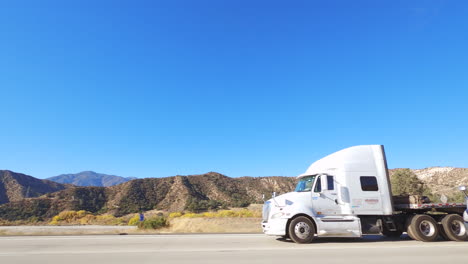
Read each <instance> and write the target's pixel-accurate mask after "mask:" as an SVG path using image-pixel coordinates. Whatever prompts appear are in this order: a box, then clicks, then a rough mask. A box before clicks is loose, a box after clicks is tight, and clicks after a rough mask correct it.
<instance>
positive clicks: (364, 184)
mask: <svg viewBox="0 0 468 264" xmlns="http://www.w3.org/2000/svg"><path fill="white" fill-rule="evenodd" d="M361 189H362V190H363V191H378V190H379V186H378V185H377V178H375V177H374V176H361Z"/></svg>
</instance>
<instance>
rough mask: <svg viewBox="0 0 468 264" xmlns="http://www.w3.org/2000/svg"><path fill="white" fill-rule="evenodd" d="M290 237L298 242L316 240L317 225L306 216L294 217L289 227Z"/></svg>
mask: <svg viewBox="0 0 468 264" xmlns="http://www.w3.org/2000/svg"><path fill="white" fill-rule="evenodd" d="M288 231H289V237H290V238H291V239H292V240H293V241H294V242H296V243H298V244H305V243H310V242H312V240H314V235H315V227H314V224H313V223H312V221H311V220H310V219H309V218H307V217H305V216H298V217H296V218H294V219H293V220H292V221H291V222H290V223H289V227H288Z"/></svg>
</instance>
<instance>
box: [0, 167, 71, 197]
mask: <svg viewBox="0 0 468 264" xmlns="http://www.w3.org/2000/svg"><path fill="white" fill-rule="evenodd" d="M68 187H70V186H67V185H64V184H60V183H56V182H52V181H48V180H40V179H36V178H34V177H31V176H28V175H25V174H21V173H16V172H12V171H9V170H0V204H4V203H8V202H14V201H20V200H22V199H24V198H30V197H38V196H41V195H43V194H46V193H51V192H56V191H60V190H63V189H65V188H68Z"/></svg>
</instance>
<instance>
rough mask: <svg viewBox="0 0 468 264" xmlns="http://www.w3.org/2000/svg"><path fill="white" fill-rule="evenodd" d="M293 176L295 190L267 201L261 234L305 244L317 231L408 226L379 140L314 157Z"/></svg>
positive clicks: (356, 232) (332, 233)
mask: <svg viewBox="0 0 468 264" xmlns="http://www.w3.org/2000/svg"><path fill="white" fill-rule="evenodd" d="M297 179H298V183H297V186H296V188H295V190H294V191H293V192H289V193H285V194H283V195H279V196H276V197H272V198H271V199H269V200H268V201H266V202H265V204H264V206H263V221H262V228H263V232H264V233H265V234H267V235H274V236H283V237H289V238H291V239H292V240H293V241H295V242H297V243H308V242H310V241H312V240H313V239H314V237H315V236H318V237H361V236H362V235H363V234H381V233H384V232H386V233H387V234H396V235H400V234H401V233H402V232H403V231H406V226H405V223H406V222H407V221H406V220H408V219H406V218H405V217H407V216H411V215H412V214H411V212H409V213H408V212H405V214H400V215H398V214H396V213H395V209H394V205H393V199H392V192H391V185H390V178H389V174H388V168H387V162H386V157H385V151H384V147H383V146H382V145H363V146H355V147H350V148H347V149H344V150H341V151H338V152H335V153H333V154H331V155H329V156H326V157H324V158H322V159H320V160H318V161H316V162H314V163H313V164H312V165H310V167H309V168H308V169H307V170H306V171H305V172H304V173H303V174H301V175H299V176H298V177H297ZM463 210H464V209H462V211H460V212H461V214H463ZM457 212H459V211H457ZM457 219H458V218H457ZM435 228H436V227H435ZM392 232H393V233H392Z"/></svg>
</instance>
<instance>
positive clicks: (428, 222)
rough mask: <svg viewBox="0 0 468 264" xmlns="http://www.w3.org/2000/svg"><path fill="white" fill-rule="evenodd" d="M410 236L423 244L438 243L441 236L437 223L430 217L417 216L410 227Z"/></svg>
mask: <svg viewBox="0 0 468 264" xmlns="http://www.w3.org/2000/svg"><path fill="white" fill-rule="evenodd" d="M408 235H409V236H410V237H411V238H414V239H416V240H419V241H423V242H433V241H436V240H437V237H438V236H439V229H438V226H437V222H436V221H435V220H434V218H432V217H430V216H428V215H422V214H420V215H415V216H413V218H412V219H411V221H410V224H409V226H408Z"/></svg>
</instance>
